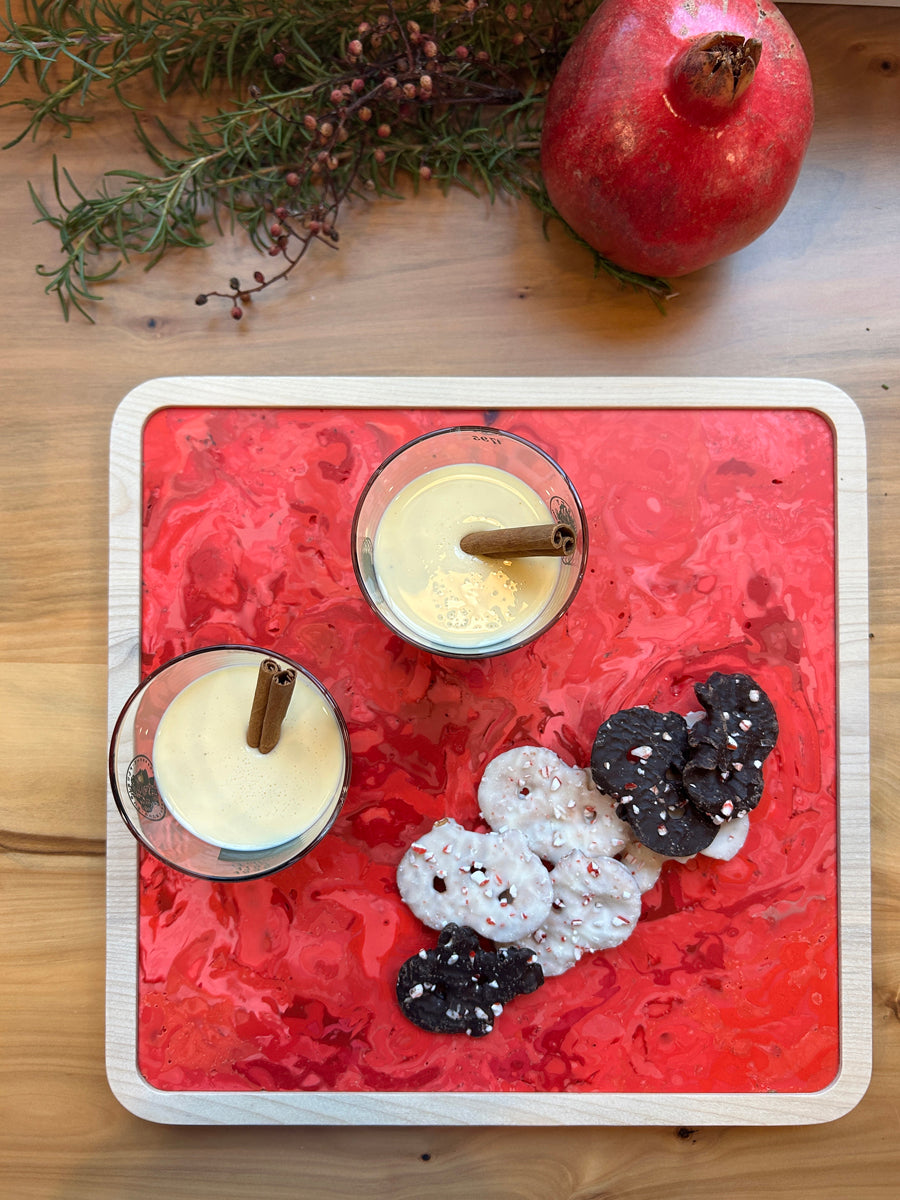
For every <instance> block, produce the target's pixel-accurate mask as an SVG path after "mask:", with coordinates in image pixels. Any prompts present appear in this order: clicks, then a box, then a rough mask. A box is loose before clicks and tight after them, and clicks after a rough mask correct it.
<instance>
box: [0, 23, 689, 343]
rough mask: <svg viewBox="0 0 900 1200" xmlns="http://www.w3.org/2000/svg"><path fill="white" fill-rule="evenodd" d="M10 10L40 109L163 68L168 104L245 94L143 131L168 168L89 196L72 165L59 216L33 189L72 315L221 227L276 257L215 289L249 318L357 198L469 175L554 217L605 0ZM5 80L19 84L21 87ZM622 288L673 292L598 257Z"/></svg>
mask: <svg viewBox="0 0 900 1200" xmlns="http://www.w3.org/2000/svg"><path fill="white" fill-rule="evenodd" d="M23 3H24V8H25V12H26V20H25V21H21V22H16V21H15V20H13V19H12V17H11V16H10V14H9V10H8V11H7V17H6V20H5V21H2V20H0V24H3V25H4V26H5V34H6V36H5V39H4V40H3V41H0V52H2V53H5V54H6V55H7V56H8V57H9V67H8V70H7V71H6V74H5V75H4V77H3V81H5V80H6V79H8V78H10V76H11V75H13V74H14V73H17V74H19V75H20V76H23V77H25V78H27V79H29V80H30V81H31V82H32V84H33V85H34V87H35V88H36V90H37V93H38V94H37V95H30V96H27V97H26V98H25V99H23V100H18V101H13V102H12V103H15V104H19V105H21V106H23V107H24V108H25V110H26V112H27V114H28V121H27V123H26V125H25V128H24V129H23V130H22V132H21V134H20V135H19V137H18V138H16V139H15V140H14V141H13V142H12V143H10V145H14V144H15V143H16V142H18V141H19V140H21V138H22V137H24V136H25V135H26V134H28V133H29V132H30V133H31V134H32V136H36V135H37V132H38V130H39V129H40V127H41V125H42V124H43V122H44V121H47V120H49V121H52V122H55V123H58V124H61V125H62V126H63V128H64V130H65V132H66V133H67V134H70V133H71V132H72V128H73V124H74V123H75V122H78V121H83V120H87V119H90V117H89V116H88V114H87V111H86V110H87V108H88V106H89V105H90V104H91V103H93V102H95V101H96V100H97V99H99V98H100V97H101V96H102V94H103V93H105V92H108V91H112V92H113V94H114V95H115V96H116V97H117V98H118V99H119V100H120V101H121V103H122V104H123V105H126V106H128V107H131V108H136V107H137V105H136V102H135V100H134V98H133V95H132V94H130V84H131V83H132V81H134V80H135V79H137V78H139V77H144V76H147V77H150V78H152V80H153V82H154V84H155V86H156V88H157V90H158V92H159V94H160V97H161V98H162V100H163V101H166V100H167V99H168V98H169V97H170V96H171V95H172V94H173V93H174V92H175V91H176V90H177V89H178V88H180V87H183V86H186V85H191V86H193V87H194V88H196V89H197V90H198V91H199V92H200V93H201V94H209V92H210V90H211V89H212V88H213V86H214V85H216V84H221V83H222V82H224V83H225V84H227V85H228V86H229V87H230V88H232V89H233V91H234V92H235V93H236V97H237V98H236V99H235V102H234V103H233V105H232V106H231V107H229V108H227V109H222V108H219V109H217V110H216V111H215V112H214V113H212V114H211V115H209V116H208V117H206V118H204V119H203V120H202V121H201V122H200V123H199V124H195V125H191V126H190V127H189V128H188V130H187V132H186V133H185V134H183V135H182V136H180V137H176V136H175V134H174V133H172V132H171V130H169V129H168V128H167V127H166V126H165V125H164V124H163V122H162V121H159V120H158V121H157V122H156V133H155V134H154V135H153V136H151V134H150V133H149V132H148V129H147V127H146V126H145V125H143V124H141V123H138V122H137V121H136V123H135V127H136V136H137V137H138V139H139V141H140V142H141V144H142V146H143V148H144V150H145V151H146V153H147V155H148V157H149V159H150V161H151V163H152V164H153V167H154V169H155V170H154V172H146V173H143V172H138V171H124V170H116V171H110V172H108V173H107V175H106V177H105V179H104V182H103V184H102V186H101V188H100V189H99V191H98V193H97V194H95V195H93V196H86V195H85V194H84V193H83V192H82V191H80V190H79V188H78V187H77V185H76V183H75V182H74V180H73V179H72V177H71V175H70V174H69V172H68V171H66V170H64V169H61V168H60V167H59V166H58V164H57V163H56V161H55V159H54V165H53V177H52V187H53V195H54V199H55V203H56V206H57V208H56V211H51V209H50V208H49V207H48V206H47V204H46V202H45V201H44V200H42V199H41V197H40V196H39V194H38V192H37V190H36V189H35V188H33V187H32V189H31V191H32V196H33V199H34V203H35V205H36V207H37V212H38V218H39V220H41V221H44V222H46V223H48V224H49V225H51V226H52V227H53V228H54V229H55V231H56V233H57V235H58V238H59V241H60V246H61V249H62V258H61V261H60V262H59V263H58V264H57V265H56V266H53V267H45V266H40V267H38V271H39V273H40V274H41V275H42V276H44V277H45V278H46V280H47V284H46V290H47V291H48V292H51V293H55V294H56V295H57V297H58V299H59V301H60V304H61V306H62V310H63V313H64V315H65V316H66V317H68V316H69V313H70V310H71V309H72V308H75V309H77V310H78V311H79V312H81V313H82V314H83V315H84V316H85V317H87V319H88V320H91V319H92V318H91V315H90V312H89V310H88V305H89V304H91V303H93V302H94V301H96V300H98V299H100V295H99V292H98V290H97V289H98V285H100V284H102V283H103V281H104V280H106V279H108V278H109V277H110V276H111V275H113V274H114V273H115V272H116V271H117V270H119V268H120V267H121V265H122V264H123V263H124V262H129V261H130V260H131V259H132V258H133V257H135V256H140V257H142V258H144V259H145V260H146V266H147V267H150V266H152V265H153V264H154V263H156V262H158V261H159V259H160V257H161V256H162V255H163V254H165V253H166V252H167V251H168V250H170V249H172V248H175V247H182V248H185V247H188V248H199V247H202V246H205V245H208V241H207V238H206V235H205V229H206V228H207V226H209V225H210V224H212V226H213V227H214V228H215V229H217V230H218V231H219V232H222V231H223V230H224V228H225V225H226V224H229V225H230V226H232V227H233V226H236V225H239V226H242V227H243V228H244V229H246V231H247V232H248V234H249V236H250V238H251V240H252V242H253V244H254V245H255V246H256V247H257V248H258V249H259V250H260V251H261V252H263V253H265V254H266V255H267V256H270V257H271V258H272V259H275V260H277V262H275V263H273V268H274V269H273V270H271V271H270V272H268V273H266V272H264V271H263V270H261V269H257V270H255V271H254V272H253V282H252V284H245V283H242V282H241V281H240V280H239V279H238V278H236V277H234V278H232V279H231V280H230V281H229V283H228V286H227V287H224V288H213V289H209V290H206V291H204V292H202V293H201V294H200V295H199V296H197V298H196V300H197V303H202V304H205V303H206V302H207V301H208V300H209V299H210V298H213V297H216V298H222V299H224V300H225V301H227V303H228V305H229V309H230V312H231V315H232V316H233V317H235V318H236V319H237V318H240V317H241V316H242V315H243V312H244V308H245V306H246V304H247V302H248V301H249V300H250V298H251V297H252V296H254V295H256V294H257V293H259V292H261V291H263V290H265V289H266V288H268V287H270V286H271V285H272V284H273V283H275V282H277V281H281V280H284V279H285V278H286V277H287V276H288V275H290V274H291V273H292V272H293V271H294V270H295V269H296V268H297V266H298V265H299V264H300V263H301V262H302V261H303V259H304V258H305V256H306V255H307V253H308V252H309V251H310V250H311V249H312V248H313V247H314V246H319V245H322V246H325V247H327V248H329V249H332V250H334V249H336V247H337V244H338V239H339V231H338V222H339V219H340V217H341V215H342V212H343V209H344V207H345V205H346V204H347V202H348V201H351V200H353V199H356V198H360V197H366V196H372V195H398V194H399V187H400V179H401V176H407V177H409V178H411V179H412V180H413V181H414V183H415V185H416V186H417V187H418V186H419V185H421V184H422V183H424V182H427V181H433V182H434V183H435V184H436V185H438V186H440V187H441V188H443V189H445V190H446V189H447V188H450V187H452V186H463V187H467V188H470V189H472V190H474V191H484V192H486V193H487V194H489V195H490V196H491V197H493V196H494V195H495V194H496V192H497V191H501V190H502V191H506V192H508V193H510V194H512V195H516V196H524V197H528V198H530V199H532V200H533V201H534V202H535V203H536V204H537V205H538V207H539V208H540V210H541V211H542V212H543V213H544V214H545V218H547V217H551V216H554V215H555V214H554V213H553V210H552V208H551V207H550V205H549V201H548V200H547V198H546V195H545V194H544V193H543V190H542V187H541V184H540V179H539V175H538V173H537V170H536V166H537V158H538V151H539V146H540V124H541V114H542V95H543V91H544V89H545V88H546V85H547V83H548V82H549V79H550V78H552V75H553V73H554V72H555V69H556V66H557V65H558V63H559V61H560V60H561V57H562V55H563V54H564V53H565V50H566V49H567V47H568V45H569V43H570V42H571V39H572V38H573V37H574V35H575V33H576V32H577V31H578V29H580V27H581V25H582V23H583V21H584V19H585V17H586V15H587V13H588V12H589V11H590V9H591V8H592V7H593V5H592V4H585V3H582V2H581V0H545V2H544V3H535V4H531V3H526V2H523V0H515V2H512V3H498V2H496V0H463V2H462V3H447V2H442V0H387V2H380V0H370V2H369V0H343V2H342V0H322V2H321V3H300V4H298V3H291V2H290V0H268V2H266V3H263V2H262V0H174V2H173V3H171V4H167V3H165V0H143V3H141V4H140V5H135V6H126V7H125V8H121V7H120V6H119V5H118V4H117V2H116V0H87V2H83V3H80V4H79V3H71V2H66V0H58V2H56V0H23ZM3 81H0V82H3ZM595 260H596V261H597V264H598V266H599V267H601V268H602V269H604V270H607V271H608V272H609V273H610V274H611V275H612V276H613V277H615V278H616V279H618V280H619V281H620V282H624V283H627V284H629V285H631V286H635V287H639V288H644V289H646V290H648V291H649V292H650V294H651V295H653V296H655V297H659V296H662V295H664V294H665V293H666V291H667V288H666V285H665V284H664V283H663V281H660V280H651V279H646V278H644V277H642V276H632V275H628V274H626V273H623V272H621V271H619V270H618V269H617V268H615V267H614V266H613V264H609V263H607V262H606V260H603V259H600V258H599V256H595Z"/></svg>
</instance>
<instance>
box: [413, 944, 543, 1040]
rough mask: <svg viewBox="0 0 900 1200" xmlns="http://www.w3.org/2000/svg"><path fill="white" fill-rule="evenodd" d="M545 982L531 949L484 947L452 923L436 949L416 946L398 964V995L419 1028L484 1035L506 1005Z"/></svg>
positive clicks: (440, 1031)
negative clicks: (490, 948) (414, 949)
mask: <svg viewBox="0 0 900 1200" xmlns="http://www.w3.org/2000/svg"><path fill="white" fill-rule="evenodd" d="M543 982H544V973H543V971H542V970H541V967H540V965H539V964H538V963H537V961H536V959H535V956H534V954H533V953H532V952H531V951H530V950H525V949H523V948H522V947H521V946H500V947H499V948H497V949H496V950H485V949H484V948H483V947H482V944H481V941H480V939H479V937H478V934H477V933H476V932H475V931H474V930H473V929H469V928H468V926H466V925H454V924H450V925H446V926H445V927H444V928H443V929H442V931H441V933H440V935H439V937H438V944H437V946H436V948H435V949H434V950H420V951H419V953H418V954H414V955H413V957H412V958H408V959H407V960H406V962H405V963H404V964H403V965H402V966H401V968H400V971H399V974H398V976H397V999H398V1001H399V1003H400V1007H401V1008H402V1010H403V1012H404V1013H405V1014H406V1016H407V1017H408V1018H409V1019H410V1021H412V1022H413V1023H414V1024H416V1025H418V1026H419V1027H420V1028H422V1029H427V1030H429V1031H431V1032H433V1033H465V1034H468V1035H469V1036H470V1037H484V1036H485V1035H486V1034H488V1033H490V1032H491V1030H492V1029H493V1027H494V1022H495V1021H496V1019H497V1017H499V1015H500V1013H501V1012H502V1011H503V1008H504V1005H506V1004H508V1003H509V1001H510V1000H512V999H513V998H514V997H515V996H519V995H526V994H527V993H529V992H533V991H535V990H536V989H537V988H538V987H540V985H541V984H542V983H543Z"/></svg>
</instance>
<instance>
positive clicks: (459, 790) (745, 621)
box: [138, 408, 840, 1093]
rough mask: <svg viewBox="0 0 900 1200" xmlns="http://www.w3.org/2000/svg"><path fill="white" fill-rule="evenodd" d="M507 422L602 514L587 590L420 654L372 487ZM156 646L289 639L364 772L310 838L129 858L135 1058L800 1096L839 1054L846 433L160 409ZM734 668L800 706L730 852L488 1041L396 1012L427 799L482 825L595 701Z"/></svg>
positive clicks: (664, 892)
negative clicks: (479, 639) (374, 527)
mask: <svg viewBox="0 0 900 1200" xmlns="http://www.w3.org/2000/svg"><path fill="white" fill-rule="evenodd" d="M485 422H487V423H493V424H495V425H496V426H498V427H501V428H504V429H510V430H513V431H514V432H516V433H518V434H521V435H522V436H524V437H526V438H528V439H530V440H532V441H534V442H537V443H538V444H539V445H541V446H543V447H544V448H545V449H546V450H547V451H548V452H549V453H550V454H552V455H553V456H555V457H556V458H557V459H558V461H559V462H560V463H561V464H562V465H563V467H564V468H565V470H566V471H567V472H568V473H569V475H570V476H571V478H572V479H573V481H574V483H575V486H576V488H577V489H578V491H579V493H580V494H581V497H582V500H583V501H584V504H585V507H586V509H587V512H588V513H589V516H590V539H591V545H590V557H589V563H588V570H587V572H586V575H585V579H584V583H583V586H582V588H581V591H580V592H579V594H578V596H577V598H576V600H575V602H574V603H573V605H572V607H571V609H570V610H569V612H568V614H567V615H566V617H565V618H564V619H563V620H562V621H561V622H559V623H558V624H557V626H556V627H555V628H554V629H553V630H552V631H550V632H549V633H547V634H545V635H544V636H543V637H542V638H540V639H539V640H538V641H537V642H535V643H533V644H532V645H530V646H528V647H526V648H524V649H522V650H520V651H516V652H514V653H511V654H508V655H505V656H502V657H499V658H497V659H493V660H483V661H479V662H466V661H464V660H456V659H447V658H435V657H433V656H430V655H428V654H424V653H420V652H418V651H416V650H414V649H413V648H411V647H410V646H408V645H407V644H406V643H404V642H402V641H401V640H399V639H398V638H397V637H395V636H393V635H392V634H391V633H390V632H388V631H387V630H386V629H385V628H384V626H383V625H382V624H381V623H380V622H379V620H378V619H377V618H376V617H375V616H374V614H373V613H372V612H371V611H370V609H369V608H368V606H367V605H366V603H365V602H364V601H363V599H362V597H361V596H360V593H359V590H358V588H357V585H356V582H355V579H354V576H353V571H352V568H351V562H350V553H349V545H350V523H351V519H352V515H353V508H354V505H355V501H356V498H357V496H358V495H359V493H360V491H361V490H362V488H363V486H364V485H365V482H366V480H367V479H368V477H369V474H370V473H371V471H372V470H373V469H374V468H375V467H377V466H378V464H379V463H380V462H381V461H382V460H383V459H384V458H385V456H386V455H387V454H389V453H390V452H391V451H393V450H394V449H396V448H397V447H398V446H400V445H401V444H402V443H403V442H405V441H407V440H409V439H410V438H412V437H414V436H416V435H418V434H420V433H422V432H424V431H426V430H429V429H434V428H439V427H442V426H445V425H451V424H483V423H485ZM143 500H144V521H145V525H144V537H143V548H142V563H143V611H142V650H143V667H144V670H145V671H149V670H150V669H152V668H154V667H155V666H157V665H158V664H160V663H162V662H163V661H164V660H166V659H168V658H171V657H172V656H174V655H177V654H180V653H181V652H183V651H185V650H189V649H193V648H196V647H200V646H204V645H210V644H213V643H217V642H251V643H255V644H258V645H262V646H265V647H268V648H270V649H272V650H273V651H275V652H279V651H280V652H282V653H284V654H287V655H290V656H292V657H294V658H296V659H297V660H299V661H300V662H301V663H303V664H304V665H305V666H306V667H307V668H308V669H309V670H311V671H312V672H313V673H314V674H315V675H317V676H318V677H319V678H320V679H321V680H322V681H323V683H324V684H325V685H326V686H327V687H328V688H329V689H330V690H331V691H332V693H333V694H334V696H335V698H336V700H337V702H338V704H339V705H340V707H341V709H342V711H343V713H344V716H345V717H346V719H347V723H348V726H349V729H350V734H351V743H352V750H353V778H352V783H351V787H350V792H349V795H348V797H347V803H346V806H345V808H344V810H343V812H342V814H341V816H340V818H339V820H338V822H337V824H336V826H335V827H334V829H333V831H332V833H331V834H330V835H329V836H328V837H326V838H325V839H324V841H323V842H322V843H321V844H320V845H319V846H318V847H317V848H316V849H315V851H314V852H313V853H311V854H310V855H309V856H308V857H307V858H306V859H304V860H303V861H301V862H300V863H299V864H297V865H295V866H293V867H291V868H289V869H287V870H284V871H282V872H280V873H279V874H276V875H274V876H270V877H268V878H266V879H262V880H257V881H247V880H245V881H241V882H239V883H233V884H211V883H207V882H203V881H199V880H195V879H191V878H187V877H185V876H182V875H179V874H178V873H177V872H175V871H172V870H168V869H166V868H165V867H163V866H161V865H160V864H159V863H158V862H157V861H156V860H154V859H153V858H151V857H149V856H147V855H144V856H143V857H142V860H141V900H140V956H139V976H140V977H139V1000H140V1006H139V1036H138V1062H139V1069H140V1071H141V1072H142V1074H143V1075H144V1077H145V1078H146V1080H147V1081H148V1083H150V1084H151V1085H153V1086H155V1087H157V1088H160V1089H174V1090H179V1091H191V1090H210V1089H212V1090H228V1091H250V1090H265V1091H283V1090H294V1091H302V1090H312V1091H315V1090H329V1091H350V1092H353V1091H356V1092H358V1091H376V1092H377V1091H404V1090H414V1089H419V1090H429V1091H445V1092H451V1091H474V1092H492V1091H493V1092H502V1091H524V1092H557V1091H569V1092H578V1091H584V1092H587V1091H593V1092H669V1093H672V1092H708V1093H712V1092H725V1093H728V1092H737V1091H755V1092H765V1091H772V1092H811V1091H816V1090H818V1089H821V1088H823V1087H825V1086H826V1085H828V1084H829V1083H830V1082H831V1081H832V1080H833V1079H834V1078H835V1077H836V1074H837V1071H838V1066H839V1052H840V1046H839V1036H838V1001H839V997H838V982H837V981H838V975H837V933H838V928H837V926H838V920H837V895H836V893H837V873H836V861H835V860H836V835H837V813H836V794H835V793H836V765H835V726H836V698H835V678H836V672H835V542H834V515H835V514H834V447H833V439H832V431H831V427H830V426H829V424H828V423H827V422H826V421H825V420H824V419H823V418H822V417H821V416H819V415H817V414H815V413H812V412H808V411H802V410H788V411H781V410H756V411H742V410H722V411H709V410H705V411H704V410H695V411H688V410H678V409H674V410H672V409H658V410H653V411H646V410H645V411H640V410H624V409H623V410H614V409H613V410H604V409H589V410H576V411H560V410H552V411H551V410H540V411H524V412H523V411H516V412H513V411H504V412H500V413H497V412H492V413H485V412H480V411H479V412H469V411H460V410H454V411H452V412H446V411H445V412H441V411H437V410H433V409H432V410H428V409H422V410H412V411H405V410H400V411H398V410H383V411H375V410H353V409H349V410H348V409H341V410H315V409H312V410H311V409H259V410H256V409H231V408H223V409H204V410H202V411H201V410H194V409H183V408H167V409H161V410H158V411H157V412H155V413H154V414H153V415H152V416H151V418H150V419H149V421H148V423H147V425H146V429H145V435H144V464H143ZM713 671H726V672H729V671H746V672H749V673H750V674H751V675H753V676H754V677H755V678H756V680H757V681H758V682H759V683H760V684H761V685H762V686H763V687H764V688H765V690H766V692H767V693H768V694H769V696H770V697H771V699H772V701H773V703H774V705H775V708H776V710H777V713H778V718H779V722H780V727H781V733H780V737H779V741H778V745H777V747H776V749H775V750H774V751H773V753H772V754H771V755H770V757H769V758H768V759H767V761H766V767H765V776H766V792H765V795H764V797H763V800H762V802H761V804H760V806H759V808H757V810H756V811H755V812H754V813H753V814H752V816H751V818H750V820H751V827H750V834H749V837H748V839H747V842H746V845H745V846H744V849H743V850H742V852H741V853H740V854H739V855H738V856H737V857H736V858H735V859H733V860H732V861H731V862H727V863H722V862H716V861H713V860H710V859H706V858H703V857H698V858H695V859H693V860H691V861H689V862H687V863H685V864H680V863H676V862H669V863H667V864H666V866H665V867H664V870H663V873H662V876H661V878H660V880H659V882H658V883H657V885H656V886H655V888H654V889H653V890H652V891H651V892H648V893H647V894H646V895H645V896H644V899H643V916H642V919H641V921H640V923H639V924H638V927H637V929H636V931H635V932H634V934H633V935H632V936H631V937H630V938H629V939H628V941H626V942H625V943H623V945H622V946H620V947H619V948H617V949H616V950H614V951H611V952H608V953H601V954H597V955H594V956H586V957H585V958H584V959H583V960H582V961H581V962H580V963H579V964H578V965H577V966H575V967H573V968H572V969H571V970H570V971H568V972H567V973H566V974H564V975H561V976H557V977H555V978H551V979H548V980H546V982H545V983H544V984H543V986H542V987H540V988H539V989H538V990H537V991H536V992H534V993H532V994H531V995H528V996H520V997H518V998H516V999H515V1000H514V1001H512V1002H511V1003H510V1004H509V1005H508V1006H507V1008H506V1009H505V1011H504V1012H503V1014H502V1016H501V1017H500V1019H499V1020H498V1021H497V1022H496V1025H495V1028H494V1031H493V1032H492V1033H490V1034H489V1035H488V1036H486V1037H484V1038H480V1039H470V1038H466V1037H465V1036H461V1037H460V1036H454V1035H439V1034H430V1033H426V1032H424V1031H422V1030H420V1029H419V1028H417V1027H416V1026H414V1025H412V1024H411V1023H409V1022H408V1021H407V1019H406V1018H405V1017H404V1016H403V1015H402V1013H401V1012H400V1010H399V1007H398V1004H397V1001H396V996H395V992H394V987H395V981H396V976H397V971H398V969H399V967H400V965H401V963H402V962H403V961H404V960H405V959H406V958H408V957H409V956H410V955H412V954H415V953H416V952H417V951H418V950H419V949H420V948H422V947H430V946H433V945H434V944H435V942H436V937H437V935H436V934H435V933H434V932H433V931H431V930H428V929H426V928H425V927H423V926H422V925H421V924H420V923H419V922H418V920H417V919H416V918H415V917H414V916H413V915H412V914H411V913H410V911H409V910H408V909H407V908H406V907H405V905H404V904H403V903H402V901H401V900H400V897H399V894H398V892H397V887H396V883H395V871H396V866H397V863H398V861H399V859H400V857H401V855H402V854H403V853H404V851H405V850H406V848H407V847H408V846H409V845H410V843H411V842H412V841H413V840H415V838H416V837H417V836H418V835H420V834H421V833H422V832H423V831H425V830H427V829H429V828H430V827H431V825H432V824H433V822H434V821H435V820H437V819H438V818H440V817H444V816H452V817H454V818H455V819H456V820H458V821H459V822H461V823H462V824H465V825H467V826H469V827H471V828H482V829H483V828H485V827H484V826H483V824H481V822H480V818H479V814H478V808H477V804H476V800H475V794H476V787H477V783H478V780H479V778H480V776H481V772H482V770H483V767H484V765H485V763H486V762H487V761H488V759H490V758H491V757H492V756H494V755H496V754H498V753H500V752H501V751H503V750H506V749H509V748H510V747H512V746H516V745H523V744H542V745H545V746H548V747H550V748H551V749H553V750H555V751H556V752H558V753H559V754H560V755H561V756H562V757H563V758H565V759H566V760H567V761H568V762H570V763H575V764H578V765H586V764H587V763H588V761H589V756H590V748H591V744H592V741H593V738H594V734H595V732H596V730H597V727H598V726H599V725H600V723H601V722H602V721H603V720H604V719H605V718H606V717H607V716H608V715H609V714H611V713H613V712H615V711H616V710H618V709H621V708H626V707H630V706H633V705H638V704H647V705H650V706H652V707H654V708H658V709H663V710H668V709H673V710H676V711H678V712H681V713H682V714H685V713H687V712H689V711H692V710H696V709H697V708H698V707H699V706H698V704H697V701H696V698H695V696H694V693H693V684H694V683H695V682H698V681H703V680H705V679H706V678H707V677H708V676H709V675H710V674H711V673H712V672H713Z"/></svg>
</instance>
